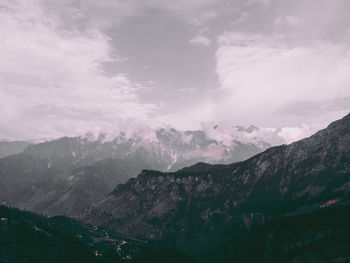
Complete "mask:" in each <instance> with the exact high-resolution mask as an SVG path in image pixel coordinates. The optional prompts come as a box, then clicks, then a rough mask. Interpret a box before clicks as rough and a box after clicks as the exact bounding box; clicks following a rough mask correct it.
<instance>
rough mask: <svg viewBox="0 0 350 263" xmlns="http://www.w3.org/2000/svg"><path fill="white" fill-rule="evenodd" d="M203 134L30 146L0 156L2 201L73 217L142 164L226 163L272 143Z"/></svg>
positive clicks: (246, 135) (170, 132)
mask: <svg viewBox="0 0 350 263" xmlns="http://www.w3.org/2000/svg"><path fill="white" fill-rule="evenodd" d="M228 131H229V132H230V134H227V132H228ZM207 133H208V134H209V135H207ZM207 133H206V132H204V131H186V132H181V131H177V130H175V129H158V130H155V131H154V130H144V131H142V132H139V133H138V134H137V135H135V134H126V133H120V134H119V135H118V136H116V137H112V138H109V137H108V136H107V135H99V136H98V137H97V138H95V137H93V136H92V135H91V134H87V135H86V136H84V137H63V138H60V139H57V140H52V141H46V142H43V143H37V144H32V145H28V146H27V147H26V148H25V149H24V150H23V152H22V153H20V154H17V155H10V156H7V157H5V158H2V159H0V203H1V204H3V205H7V206H12V207H17V208H20V209H26V210H29V211H32V212H36V213H40V214H45V215H50V216H52V215H67V216H71V217H74V216H77V215H79V214H80V213H81V211H82V210H83V209H84V208H86V207H88V206H89V205H91V204H92V203H94V202H97V201H99V200H102V199H103V198H104V197H105V195H107V194H108V193H110V192H111V191H112V190H113V189H114V188H115V187H116V186H117V185H118V184H121V183H125V182H126V181H127V180H128V179H129V178H131V177H135V176H137V175H138V174H139V173H140V172H141V171H142V169H158V170H162V171H167V170H173V169H177V168H183V167H185V166H188V165H192V164H194V163H195V162H197V161H207V162H212V163H216V162H223V163H227V162H232V161H236V160H242V159H246V158H248V157H250V156H252V155H254V154H256V153H258V152H261V151H262V150H263V149H266V148H267V147H269V146H270V145H269V144H267V143H266V142H264V141H263V140H262V139H260V138H259V137H256V136H255V134H252V133H251V132H246V131H238V129H237V128H232V129H229V130H225V131H219V129H217V128H215V129H214V128H212V131H210V130H208V131H207ZM213 137H215V139H213Z"/></svg>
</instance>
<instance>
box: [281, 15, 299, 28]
mask: <svg viewBox="0 0 350 263" xmlns="http://www.w3.org/2000/svg"><path fill="white" fill-rule="evenodd" d="M275 24H276V25H289V26H301V25H302V24H303V20H302V19H301V18H298V17H295V16H288V15H287V16H278V17H276V19H275Z"/></svg>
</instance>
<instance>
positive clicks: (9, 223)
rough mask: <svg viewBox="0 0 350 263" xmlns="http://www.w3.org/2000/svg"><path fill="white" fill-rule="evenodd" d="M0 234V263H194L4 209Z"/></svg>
mask: <svg viewBox="0 0 350 263" xmlns="http://www.w3.org/2000/svg"><path fill="white" fill-rule="evenodd" d="M0 233H1V235H0V259H1V262H3V263H13V262H17V263H30V262H33V263H34V262H35V263H37V262H42V263H46V262H47V263H54V262H57V263H66V262H74V263H76V262H82V263H85V262H94V263H95V262H96V263H109V262H114V263H116V262H191V263H193V262H195V261H194V260H193V259H191V258H190V257H189V256H187V255H184V254H182V253H180V252H178V251H176V250H174V249H170V248H167V247H166V246H163V245H161V244H158V243H153V242H149V241H146V240H137V239H134V238H131V237H127V236H122V235H118V234H115V233H114V232H111V231H108V230H107V229H104V228H97V227H94V226H89V225H82V224H79V223H78V222H76V221H75V220H72V219H68V218H65V217H52V218H45V217H42V216H38V215H35V214H32V213H29V212H23V211H19V210H16V209H10V208H7V207H4V206H0Z"/></svg>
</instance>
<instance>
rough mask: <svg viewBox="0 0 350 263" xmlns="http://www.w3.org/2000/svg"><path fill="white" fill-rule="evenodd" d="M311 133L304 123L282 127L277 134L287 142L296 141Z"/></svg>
mask: <svg viewBox="0 0 350 263" xmlns="http://www.w3.org/2000/svg"><path fill="white" fill-rule="evenodd" d="M312 133H313V131H311V129H310V127H309V126H308V125H306V124H303V125H301V126H294V127H289V126H287V127H283V128H282V129H281V130H280V131H279V132H278V134H277V135H278V136H279V137H281V138H283V140H285V141H286V142H287V143H292V142H295V141H298V140H300V139H302V138H305V137H306V136H310V135H311V134H312Z"/></svg>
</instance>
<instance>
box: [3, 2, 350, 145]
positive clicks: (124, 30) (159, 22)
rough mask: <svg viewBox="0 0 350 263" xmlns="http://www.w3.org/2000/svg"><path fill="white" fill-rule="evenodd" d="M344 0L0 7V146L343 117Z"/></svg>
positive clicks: (349, 103) (293, 134)
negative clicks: (144, 129) (139, 128)
mask: <svg viewBox="0 0 350 263" xmlns="http://www.w3.org/2000/svg"><path fill="white" fill-rule="evenodd" d="M349 14H350V1H348V0H317V1H315V0H293V1H291V0H227V1H226V0H98V1H97V0H59V1H57V0H18V1H17V0H0V58H1V59H0V138H10V139H11V138H12V139H23V138H47V137H58V136H63V135H76V134H81V133H85V132H88V131H92V132H96V131H97V132H98V131H113V130H117V129H120V128H122V127H126V126H129V127H130V126H132V125H138V124H139V123H144V124H147V125H150V126H152V127H153V126H161V125H171V126H174V127H175V128H178V129H196V128H199V127H201V125H202V124H201V123H206V122H214V123H216V122H222V121H225V122H227V123H230V124H232V125H250V124H254V125H257V126H260V127H269V128H272V127H274V128H279V129H280V131H281V133H280V134H281V135H282V136H285V139H286V141H288V142H290V141H293V140H295V139H299V138H302V137H304V136H307V135H309V134H311V133H312V132H314V131H316V130H317V129H319V128H323V127H325V126H326V125H327V124H328V123H329V122H331V121H333V120H335V119H337V118H340V117H342V116H343V115H345V114H347V113H348V112H349V111H350V17H349Z"/></svg>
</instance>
